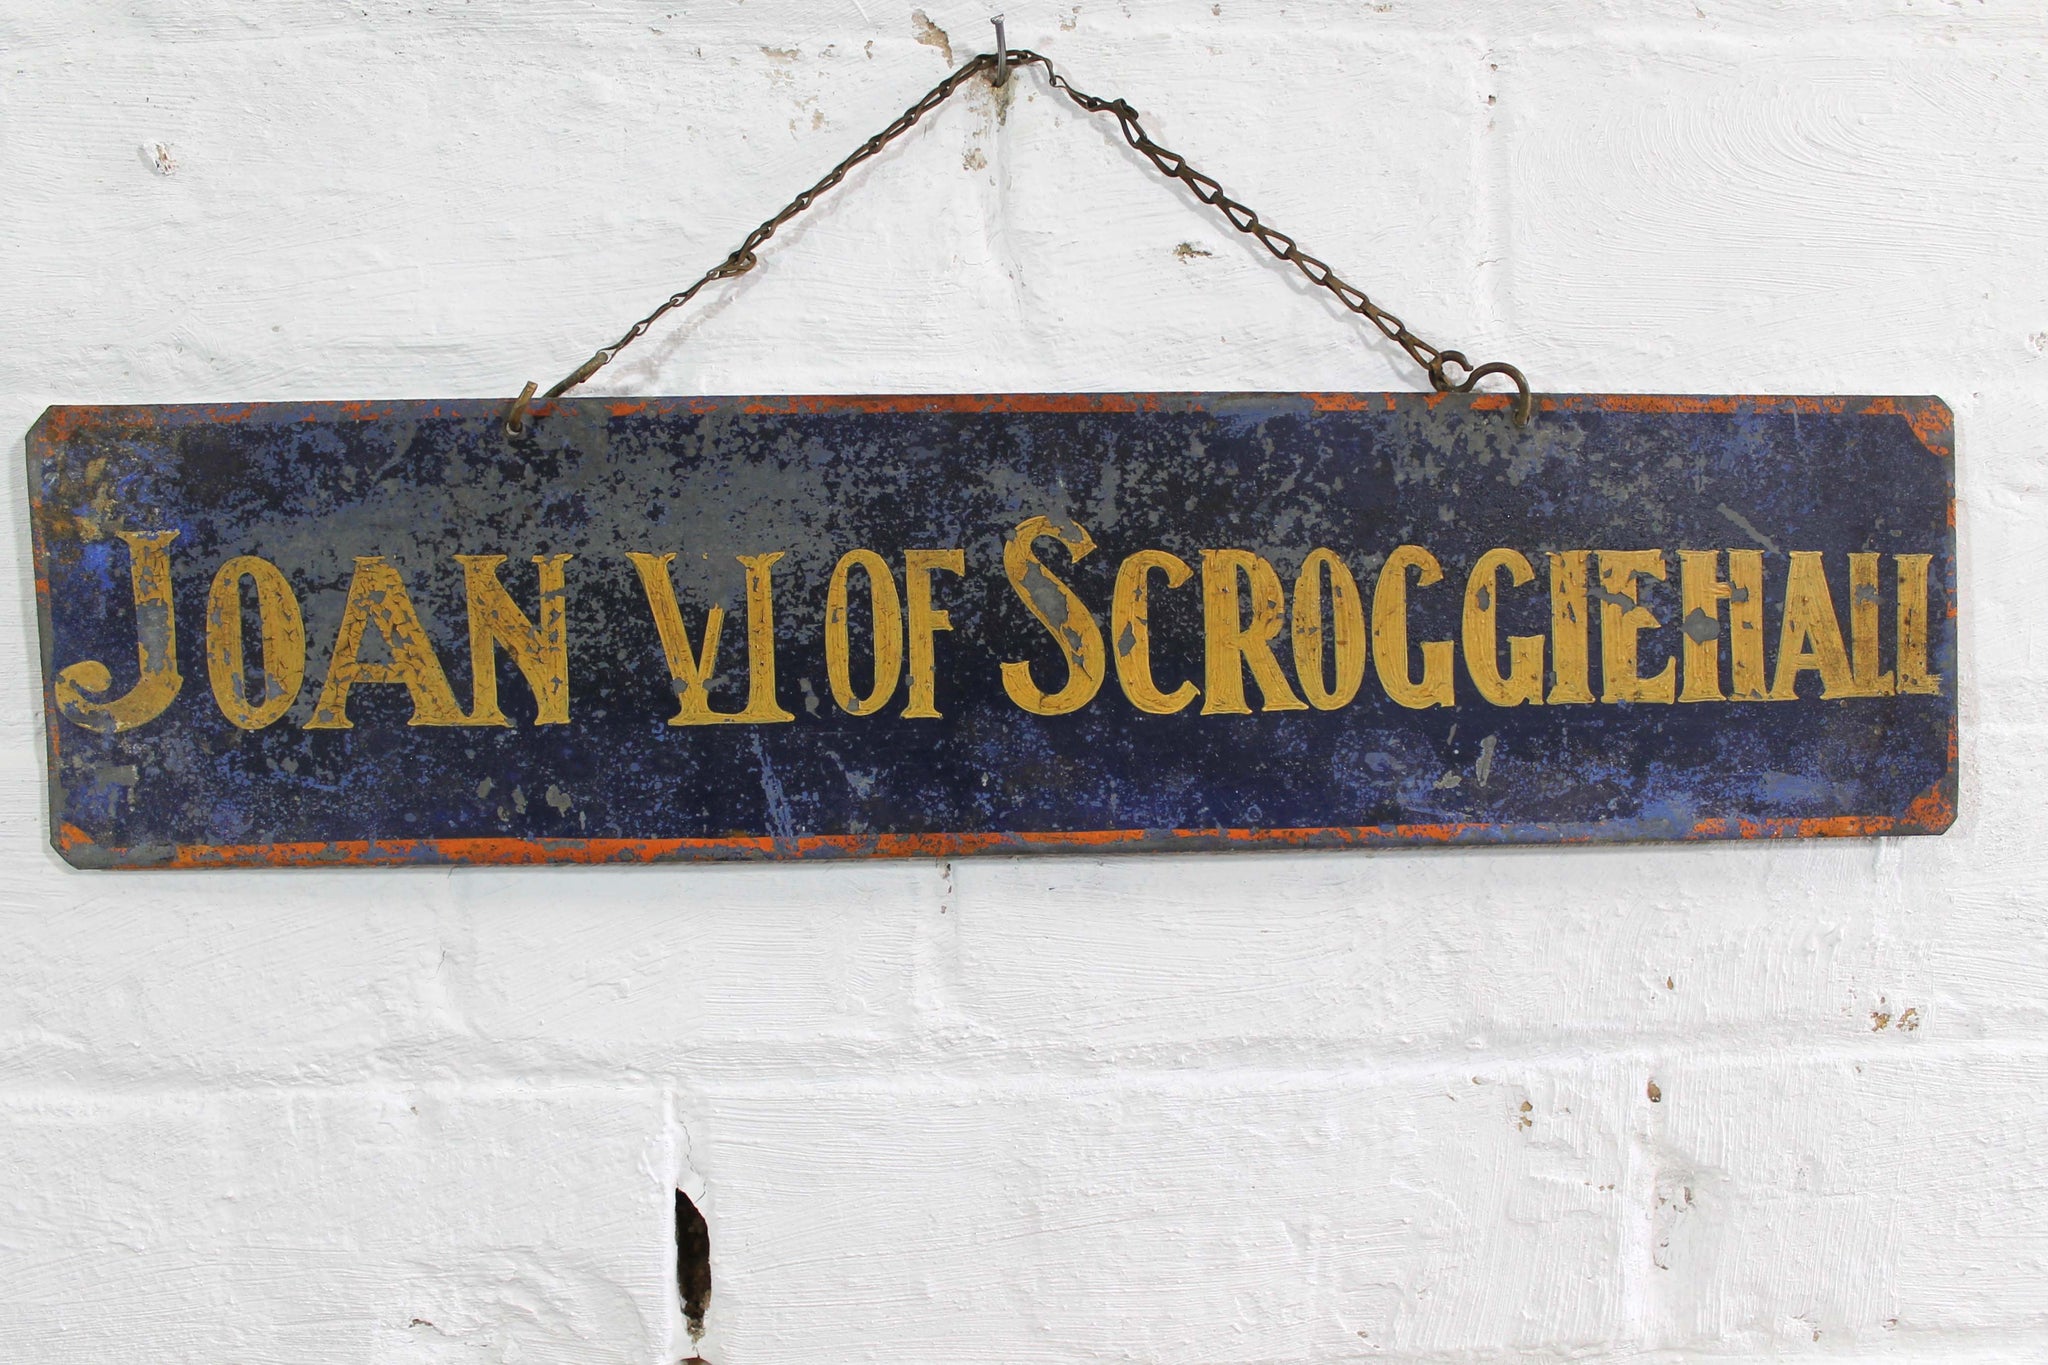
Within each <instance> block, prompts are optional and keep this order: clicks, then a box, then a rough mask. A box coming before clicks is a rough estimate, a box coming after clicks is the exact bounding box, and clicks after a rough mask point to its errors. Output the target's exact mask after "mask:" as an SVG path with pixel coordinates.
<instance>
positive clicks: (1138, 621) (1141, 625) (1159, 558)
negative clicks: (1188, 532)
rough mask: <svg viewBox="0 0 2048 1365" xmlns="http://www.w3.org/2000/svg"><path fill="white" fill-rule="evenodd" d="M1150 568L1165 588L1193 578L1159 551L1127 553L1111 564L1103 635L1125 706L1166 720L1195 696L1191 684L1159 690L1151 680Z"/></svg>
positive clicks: (1178, 561) (1174, 559)
mask: <svg viewBox="0 0 2048 1365" xmlns="http://www.w3.org/2000/svg"><path fill="white" fill-rule="evenodd" d="M1155 569H1156V570H1158V571H1159V572H1160V573H1163V574H1165V575H1166V586H1167V587H1169V588H1177V587H1179V586H1181V584H1183V583H1185V582H1187V581H1188V580H1189V579H1190V578H1192V577H1194V574H1195V571H1194V570H1193V569H1191V568H1189V567H1188V566H1187V562H1186V561H1185V560H1183V559H1181V558H1180V557H1179V556H1178V555H1170V554H1168V553H1167V552H1166V551H1164V550H1140V551H1138V552H1137V553H1136V554H1134V555H1131V556H1130V557H1129V558H1127V559H1126V560H1124V562H1123V563H1122V564H1120V565H1118V566H1117V571H1116V591H1115V593H1114V594H1113V595H1112V596H1111V598H1110V607H1109V635H1110V639H1111V641H1112V642H1113V643H1114V644H1115V646H1116V648H1115V650H1114V653H1115V655H1116V677H1117V681H1118V682H1120V683H1122V684H1123V689H1124V695H1125V696H1126V697H1128V698H1130V702H1131V705H1133V706H1135V707H1137V708H1138V709H1139V710H1140V711H1143V712H1145V713H1146V714H1148V715H1154V716H1170V715H1172V714H1173V713H1174V712H1176V711H1180V710H1183V709H1184V708H1185V707H1186V706H1187V704H1188V703H1189V702H1191V701H1193V700H1194V699H1195V698H1196V697H1197V696H1199V695H1201V694H1200V692H1199V691H1198V690H1197V689H1196V687H1195V685H1194V684H1193V683H1192V682H1183V683H1182V684H1181V685H1180V686H1178V687H1176V688H1174V689H1173V691H1171V692H1161V691H1160V690H1159V686H1158V684H1157V683H1156V682H1154V681H1153V677H1152V600H1151V574H1152V571H1153V570H1155Z"/></svg>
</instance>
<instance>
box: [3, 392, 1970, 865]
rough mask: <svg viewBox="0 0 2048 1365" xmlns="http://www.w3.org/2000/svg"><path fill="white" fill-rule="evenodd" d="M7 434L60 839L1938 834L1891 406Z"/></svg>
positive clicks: (292, 410)
mask: <svg viewBox="0 0 2048 1365" xmlns="http://www.w3.org/2000/svg"><path fill="white" fill-rule="evenodd" d="M1503 401H1504V400H1502V399H1500V398H1498V397H1497V396H1486V395H1481V396H1476V397H1468V396H1460V395H1437V394H1428V395H1425V394H1293V395H1284V394H1235V395H1227V394H1207V395H1051V396H1001V397H889V398H735V399H712V398H694V399H666V400H653V401H644V402H641V401H635V402H620V401H615V400H608V399H578V400H568V401H564V402H561V403H557V404H555V405H552V406H544V407H541V408H537V409H535V410H534V413H533V416H532V418H531V420H530V422H529V430H528V434H527V435H526V436H525V437H524V438H522V439H511V438H508V437H507V436H506V434H505V432H504V430H503V427H502V423H501V417H502V410H501V409H502V405H501V404H498V403H493V402H451V403H427V402H401V403H345V404H326V403H321V404H258V405H249V406H240V407H152V408H52V409H51V410H50V411H49V412H48V413H46V414H45V415H44V417H43V418H42V420H41V421H40V422H39V423H37V425H36V427H35V429H34V431H33V432H32V433H31V435H30V437H29V441H28V462H29V483H30V491H31V496H32V500H33V524H34V534H35V552H36V564H37V575H36V576H37V596H38V601H39V604H40V608H41V631H42V648H43V672H44V683H45V688H46V698H47V709H48V717H47V724H48V740H49V764H50V787H49V791H50V805H51V828H52V836H53V840H54V842H55V845H56V847H57V849H58V850H59V852H60V853H61V854H62V855H63V856H64V857H65V858H66V859H68V860H69V861H71V862H72V863H73V864H75V865H77V866H81V867H200V866H218V865H242V864H257V865H274V864H337V863H339V864H349V863H413V862H496V863H503V862H528V861H534V862H541V861H583V862H604V861H644V860H664V859H699V858H794V857H846V856H877V855H926V856H953V855H957V854H964V853H975V852H1019V851H1027V850H1045V849H1050V850H1061V849H1064V850H1093V851H1111V850H1117V849H1140V848H1144V849H1160V848H1166V849H1226V848H1257V847H1281V846H1292V847H1358V846H1373V845H1384V844H1418V843H1497V842H1570V841H1581V840H1621V839H1677V840H1696V839H1723V838H1776V837H1786V836H1794V837H1796V836H1815V835H1872V834H1909V833H1938V832H1940V831H1941V830H1943V829H1945V828H1946V827H1947V826H1948V824H1949V823H1950V821H1951V820H1952V819H1953V816H1954V811H1955V801H1956V669H1957V658H1956V551H1955V523H1954V475H1953V459H1952V448H1953V442H1952V434H1951V426H1950V418H1949V413H1948V410H1947V409H1946V408H1945V407H1944V406H1943V405H1942V404H1941V403H1940V401H1939V400H1936V399H1929V398H1876V399H1870V398H1656V397H1642V396H1562V397H1559V396H1553V397H1548V398H1544V399H1542V400H1541V401H1540V404H1539V408H1538V414H1537V416H1536V419H1535V420H1534V421H1533V422H1532V423H1530V424H1529V425H1528V426H1527V427H1523V428H1517V427H1515V426H1514V425H1512V424H1511V423H1509V422H1508V421H1506V420H1505V418H1504V415H1503V413H1502V412H1501V410H1500V408H1501V404H1502V402H1503Z"/></svg>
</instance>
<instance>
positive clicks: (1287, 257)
mask: <svg viewBox="0 0 2048 1365" xmlns="http://www.w3.org/2000/svg"><path fill="white" fill-rule="evenodd" d="M1004 57H1005V58H1006V59H1007V65H1008V67H1009V68H1010V70H1011V72H1014V71H1015V70H1016V68H1018V67H1025V66H1040V67H1043V68H1045V78H1046V81H1047V82H1048V83H1049V84H1050V85H1051V86H1052V88H1053V89H1055V90H1057V91H1059V92H1060V93H1061V94H1063V95H1065V96H1066V97H1067V98H1068V99H1070V100H1072V101H1073V102H1074V103H1075V104H1077V105H1079V106H1080V107H1081V108H1082V109H1085V110H1086V111H1088V112H1089V113H1091V114H1108V115H1110V116H1111V117H1113V118H1115V119H1116V121H1117V126H1118V127H1119V128H1120V129H1121V130H1122V132H1123V135H1124V141H1125V142H1127V143H1129V144H1130V145H1131V147H1132V148H1133V149H1135V150H1136V151H1137V152H1138V153H1139V155H1141V156H1143V157H1144V158H1145V159H1146V160H1147V161H1150V162H1151V163H1152V165H1153V166H1154V167H1155V168H1156V169H1157V170H1158V171H1159V173H1160V174H1161V175H1164V176H1166V177H1167V178H1169V179H1172V180H1178V181H1179V182H1180V183H1181V184H1183V185H1185V186H1187V188H1188V190H1189V192H1190V193H1192V194H1193V195H1194V196H1195V198H1197V199H1199V200H1201V201H1202V202H1203V203H1204V204H1207V205H1209V206H1210V207H1211V208H1213V209H1215V210H1216V211H1217V212H1218V213H1221V214H1222V215H1223V216H1224V218H1225V219H1226V220H1228V221H1229V223H1230V225H1231V226H1232V227H1234V228H1236V229H1237V230H1238V231H1239V232H1242V233H1244V234H1246V235H1247V236H1249V237H1254V238H1256V239H1257V240H1258V242H1259V244H1260V245H1261V246H1263V247H1265V248H1266V250H1268V251H1270V252H1271V253H1273V255H1274V256H1276V257H1278V258H1279V259H1281V260H1283V261H1287V262H1289V263H1290V264H1292V265H1293V266H1294V267H1295V269H1297V270H1299V271H1300V272H1301V273H1302V275H1303V276H1304V277H1306V278H1307V279H1308V281H1309V283H1311V284H1314V285H1318V286H1320V287H1321V288H1323V289H1326V290H1328V291H1329V292H1330V294H1331V295H1332V296H1334V297H1335V298H1336V300H1337V301H1338V302H1339V303H1341V304H1342V305H1344V307H1345V308H1347V309H1349V310H1350V311H1351V312H1354V313H1356V314H1358V315H1359V316H1360V317H1362V318H1364V319H1365V320H1366V321H1368V322H1370V323H1371V324H1372V325H1373V326H1374V327H1376V328H1378V329H1379V331H1380V334H1381V335H1382V336H1384V337H1386V338H1387V340H1389V341H1391V342H1393V343H1394V344H1395V345H1396V346H1399V347H1400V348H1401V349H1402V350H1403V351H1405V352H1407V354H1408V358H1409V359H1411V360H1413V361H1414V362H1415V363H1416V364H1417V365H1419V366H1421V367H1422V370H1423V372H1424V373H1425V374H1427V375H1428V376H1429V382H1430V385H1431V387H1433V388H1434V389H1435V390H1436V391H1437V392H1439V393H1470V392H1471V391H1472V389H1473V388H1474V387H1475V386H1476V385H1477V384H1478V383H1479V381H1480V380H1482V379H1484V378H1486V377H1487V376H1489V375H1501V376H1504V377H1506V378H1508V379H1510V380H1512V381H1513V382H1514V385H1515V390H1516V396H1515V402H1514V404H1513V407H1512V408H1511V412H1512V415H1513V418H1514V423H1515V425H1516V426H1523V425H1525V424H1526V423H1527V422H1528V421H1529V418H1530V416H1531V415H1532V414H1533V413H1534V411H1535V400H1534V397H1533V395H1531V393H1530V392H1529V381H1528V380H1527V379H1526V378H1525V377H1524V376H1523V374H1522V372H1521V371H1520V370H1518V369H1516V368H1515V367H1514V366H1513V365H1510V364H1508V363H1507V362H1506V361H1500V360H1495V361H1490V362H1488V363H1486V364H1484V365H1473V364H1472V363H1471V362H1470V361H1469V360H1467V359H1466V358H1465V356H1464V354H1463V353H1462V352H1459V351H1448V350H1440V349H1438V348H1437V347H1435V346H1432V345H1430V344H1429V343H1428V342H1426V341H1424V340H1423V339H1422V338H1421V337H1419V336H1417V335H1415V333H1413V332H1411V331H1409V330H1408V324H1406V323H1405V322H1403V321H1401V319H1400V318H1398V317H1396V316H1395V315H1394V314H1392V313H1390V312H1388V311H1387V310H1386V309H1384V308H1382V307H1380V306H1379V305H1378V304H1376V303H1374V302H1373V301H1372V300H1371V299H1370V298H1368V297H1366V293H1365V291H1364V290H1362V289H1360V288H1358V287H1357V286H1356V285H1354V284H1351V283H1350V282H1348V281H1346V280H1345V279H1343V278H1342V277H1341V276H1339V275H1338V274H1337V272H1336V271H1334V270H1332V269H1331V268H1330V267H1329V265H1328V264H1327V263H1326V262H1324V261H1322V260H1319V259H1318V258H1316V257H1314V256H1311V255H1309V254H1308V253H1307V252H1305V251H1303V250H1302V249H1301V247H1300V246H1299V245H1298V244H1297V243H1296V242H1295V240H1294V238H1292V237H1290V236H1288V235H1287V234H1286V233H1284V232H1281V231H1280V230H1278V229H1277V228H1273V227H1269V226H1268V225H1267V224H1266V223H1264V222H1263V221H1261V220H1260V218H1259V215H1258V214H1256V213H1254V212H1253V211H1252V210H1251V209H1250V208H1249V207H1248V206H1246V205H1244V204H1241V203H1239V202H1238V201H1237V200H1235V199H1233V198H1231V197H1230V196H1229V195H1228V194H1226V193H1225V192H1224V190H1223V186H1222V185H1220V184H1218V183H1217V182H1216V180H1214V179H1213V178H1212V177H1210V176H1207V175H1204V174H1203V173H1202V172H1200V171H1198V170H1196V169H1195V168H1194V167H1193V166H1191V165H1189V164H1188V161H1187V158H1186V157H1184V156H1182V155H1181V154H1180V153H1178V152H1176V151H1173V150H1172V149H1170V148H1167V147H1162V146H1160V145H1159V144H1158V143H1157V142H1154V141H1153V140H1152V139H1151V137H1150V136H1148V135H1147V134H1146V132H1145V127H1144V125H1143V124H1142V123H1140V122H1139V121H1138V111H1137V110H1135V109H1133V108H1132V107H1131V106H1130V105H1129V104H1128V103H1126V102H1125V101H1123V100H1120V99H1117V100H1105V99H1102V98H1100V97H1098V96H1095V95H1091V94H1088V93H1087V92H1086V91H1083V90H1078V89H1076V88H1075V87H1074V86H1073V85H1072V84H1071V83H1070V82H1069V81H1068V80H1067V78H1066V77H1065V76H1062V75H1061V74H1060V73H1059V72H1058V71H1057V70H1055V69H1054V68H1053V64H1052V63H1051V62H1050V61H1048V60H1047V59H1046V58H1045V57H1043V56H1042V55H1040V54H1039V53H1036V52H1033V51H1031V50H1030V49H1028V48H1010V49H1008V50H1007V51H1006V52H1005V54H1004ZM997 66H998V59H997V56H996V54H995V53H992V52H985V53H983V54H981V55H980V56H978V57H976V58H974V59H973V60H972V61H969V62H968V63H967V64H966V65H965V66H962V67H961V68H960V69H959V70H958V71H955V72H953V74H951V75H950V76H948V77H946V79H944V80H942V81H940V82H939V83H938V84H937V85H935V86H933V87H932V88H931V89H930V90H929V91H927V92H926V93H925V96H924V98H923V99H920V100H919V101H918V102H917V103H915V104H913V105H911V106H910V107H909V108H908V109H905V110H904V111H903V112H902V113H901V114H898V115H897V116H896V118H895V120H894V121H893V122H892V123H890V124H889V126H888V127H886V128H884V129H882V131H881V132H879V133H876V134H875V135H874V136H873V137H871V138H869V139H868V140H867V141H866V142H863V143H862V144H861V145H860V146H859V147H857V148H855V149H854V150H853V152H852V153H851V154H850V155H849V156H847V158H846V159H845V160H843V161H841V162H840V163H839V164H838V165H837V166H834V167H833V168H832V169H831V170H829V171H827V172H826V173H825V175H824V177H823V178H822V179H820V180H819V181H818V183H817V184H815V185H813V186H811V187H810V188H809V189H807V190H805V191H804V192H803V193H802V194H799V195H798V196H797V197H796V198H794V199H792V200H790V201H789V203H787V204H785V205H784V206H783V207H782V210H781V212H779V213H777V214H776V215H775V216H774V217H772V218H770V219H768V220H767V221H766V222H764V223H762V224H761V225H760V226H759V227H757V228H755V229H754V230H753V231H752V232H750V233H748V234H747V237H746V240H745V241H743V242H741V243H740V244H739V246H737V247H735V248H734V249H733V251H732V254H731V255H729V256H727V257H726V258H725V259H724V260H723V261H721V262H719V263H718V264H717V265H715V266H713V267H712V268H711V269H709V270H707V271H705V272H704V273H703V275H701V276H699V277H698V279H697V280H696V282H695V283H693V284H692V285H690V287H689V288H687V289H684V290H682V291H681V292H679V293H676V294H671V295H670V296H669V297H668V298H667V299H666V300H664V301H663V302H662V304H661V306H660V307H658V308H656V309H655V310H654V311H653V312H651V313H649V314H648V315H647V316H646V317H644V318H641V319H640V320H639V321H638V322H636V323H634V324H633V325H632V326H631V327H629V328H627V329H626V332H625V335H623V336H621V337H620V338H619V339H618V340H617V341H614V342H613V343H612V344H611V345H609V346H606V347H603V348H602V349H600V350H598V351H597V352H596V353H595V354H594V355H592V356H591V357H590V359H588V360H586V361H584V362H583V363H582V364H581V365H579V366H577V367H576V368H575V369H574V370H572V371H570V372H569V374H568V375H567V376H565V377H564V378H563V379H562V380H561V382H559V383H557V384H556V385H555V386H554V387H552V388H550V389H549V390H548V391H547V393H546V394H545V395H543V398H544V399H546V400H553V399H556V398H559V397H561V396H562V395H563V394H565V393H567V392H568V391H569V390H570V389H573V388H575V387H576V386H577V385H578V384H581V383H582V382H583V381H584V380H586V379H588V378H590V377H591V376H592V375H594V374H596V373H597V372H598V371H599V370H601V369H603V368H604V367H605V366H606V365H609V364H610V363H611V362H612V359H613V357H615V356H617V355H618V353H619V352H620V351H622V350H624V349H625V348H626V347H628V346H630V345H632V344H633V343H634V342H635V341H638V340H639V339H640V338H641V337H642V336H645V335H646V334H647V329H648V328H650V327H652V326H653V325H654V324H655V323H656V322H658V321H660V320H661V318H662V317H663V316H664V315H665V314H667V313H668V312H669V311H671V310H672V309H676V308H680V307H682V306H683V305H684V304H686V303H688V302H689V301H690V300H691V299H693V298H695V297H696V296H697V294H698V292H699V291H701V290H702V289H703V288H704V287H705V286H706V285H708V284H710V283H711V282H712V281H713V280H725V279H732V278H733V277H735V276H738V275H744V274H746V273H747V272H748V271H749V270H752V269H753V268H754V267H755V266H756V265H758V264H760V259H759V257H758V256H757V255H756V254H755V253H756V252H757V251H758V250H759V249H760V247H761V246H762V245H763V244H764V243H766V242H767V241H768V239H769V238H771V237H773V236H774V235H775V234H776V232H777V231H778V230H779V229H780V228H781V227H782V225H783V224H784V223H787V222H788V221H789V220H790V219H792V218H794V217H796V216H797V215H798V214H800V213H802V212H803V211H804V210H805V209H807V208H809V207H810V206H811V205H813V204H815V203H816V202H817V201H818V200H819V199H820V198H822V197H823V196H824V195H825V193H826V192H827V191H829V190H831V189H832V188H833V187H834V186H836V185H838V184H839V183H840V182H841V181H843V180H844V179H846V177H847V175H848V174H850V173H851V172H852V171H853V169H854V168H855V167H856V166H859V165H860V164H861V163H862V162H864V161H866V160H868V159H869V158H871V157H873V156H875V155H876V154H877V153H879V152H880V151H881V150H882V149H883V148H884V147H887V146H888V145H889V144H890V143H892V142H894V141H895V140H896V139H897V138H899V137H901V136H903V134H905V133H907V132H909V131H910V130H911V129H912V128H914V127H916V126H917V123H918V121H919V120H920V119H922V118H923V117H924V116H925V115H926V114H929V113H930V112H931V111H932V110H934V109H936V108H938V107H939V106H940V105H941V104H944V103H945V102H946V101H947V99H949V98H950V97H951V96H952V94H953V92H954V91H956V90H958V89H959V88H960V87H961V86H963V85H965V84H966V83H967V82H969V81H970V80H973V79H974V78H975V77H977V76H979V75H980V74H981V73H982V72H984V71H993V70H995V69H996V67H997ZM1453 370H1455V371H1457V373H1453ZM533 393H534V385H532V384H528V385H527V386H526V388H525V390H524V391H523V392H522V393H521V394H520V395H519V397H517V398H515V399H513V400H512V405H511V406H510V407H509V408H508V409H507V410H506V413H505V433H506V435H508V436H519V435H522V434H524V432H525V428H526V418H527V412H528V407H529V405H530V404H531V403H532V401H533Z"/></svg>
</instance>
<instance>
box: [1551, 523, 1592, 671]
mask: <svg viewBox="0 0 2048 1365" xmlns="http://www.w3.org/2000/svg"><path fill="white" fill-rule="evenodd" d="M1591 556H1592V551H1590V550H1566V551H1563V552H1562V553H1558V552H1555V551H1553V552H1552V553H1551V555H1550V668H1551V673H1552V675H1553V676H1552V681H1551V684H1550V704H1551V705H1552V706H1566V705H1584V704H1585V703H1587V702H1590V701H1592V700H1593V685H1592V672H1593V665H1592V660H1591V657H1590V654H1589V650H1588V647H1587V640H1588V638H1589V634H1590V628H1591V618H1590V617H1589V615H1588V612H1587V607H1586V562H1587V560H1588V559H1590V558H1591Z"/></svg>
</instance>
